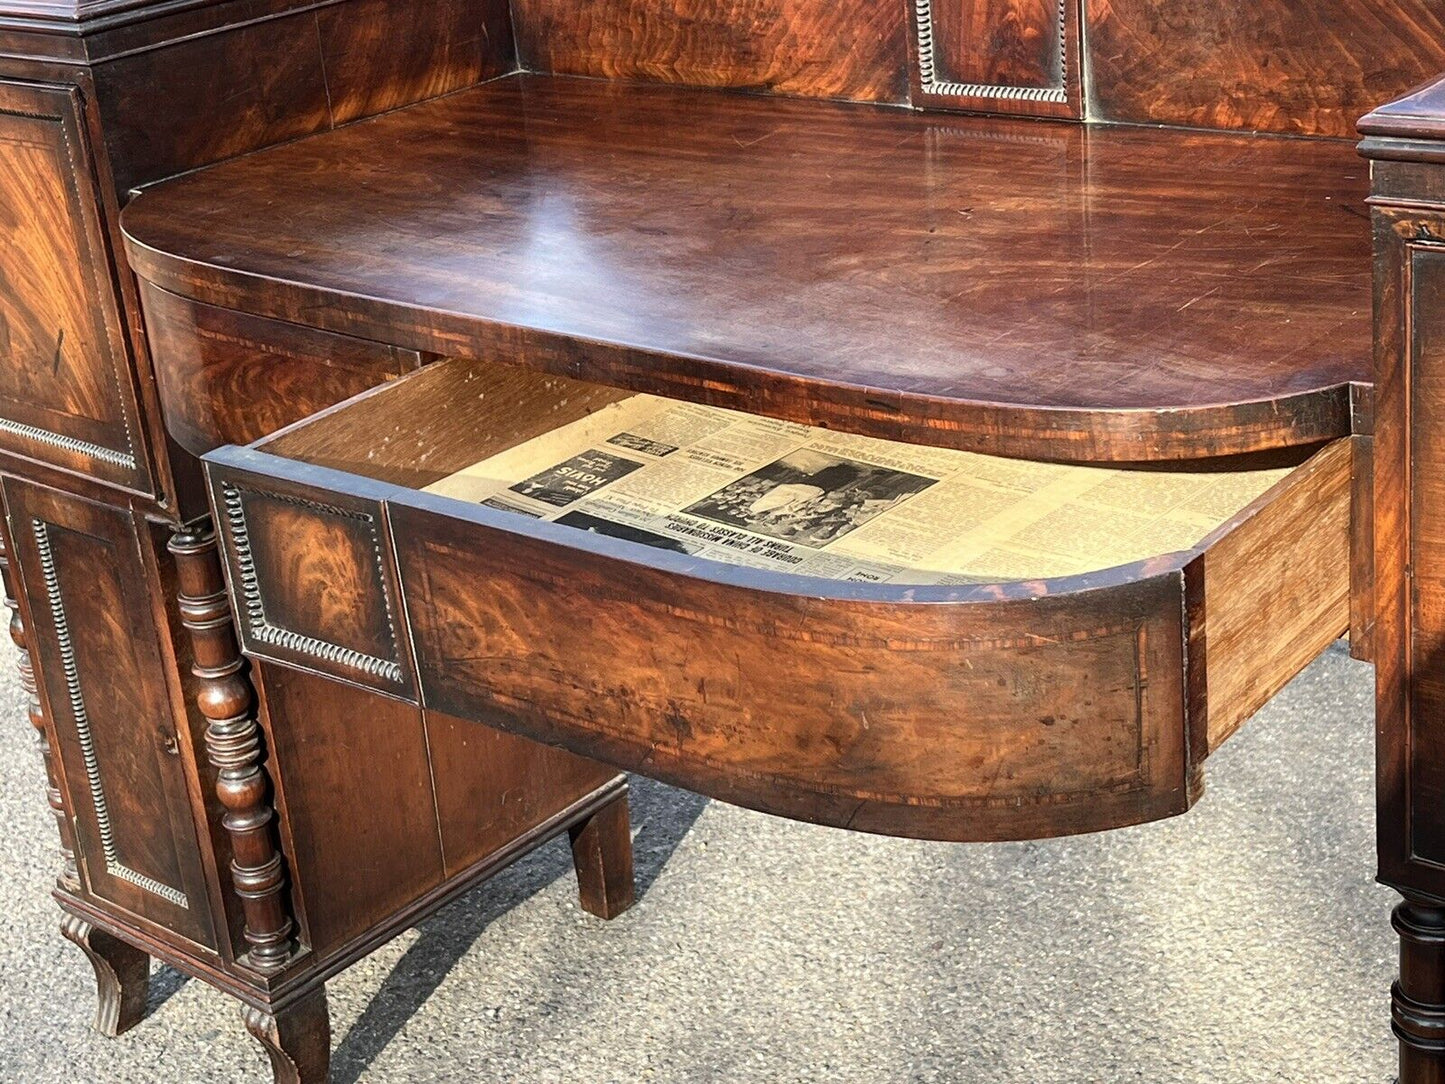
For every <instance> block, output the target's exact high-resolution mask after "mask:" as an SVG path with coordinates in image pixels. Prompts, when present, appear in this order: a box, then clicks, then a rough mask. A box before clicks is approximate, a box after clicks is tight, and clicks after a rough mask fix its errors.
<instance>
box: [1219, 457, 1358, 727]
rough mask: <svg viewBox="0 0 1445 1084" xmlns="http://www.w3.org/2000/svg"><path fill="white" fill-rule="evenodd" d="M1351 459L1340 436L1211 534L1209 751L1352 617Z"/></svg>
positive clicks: (1347, 623) (1298, 669)
mask: <svg viewBox="0 0 1445 1084" xmlns="http://www.w3.org/2000/svg"><path fill="white" fill-rule="evenodd" d="M1353 465H1354V449H1353V448H1352V447H1351V442H1350V441H1347V440H1342V441H1338V442H1336V443H1335V444H1333V445H1331V446H1330V447H1329V448H1327V449H1326V450H1325V451H1323V452H1321V453H1320V454H1319V455H1317V456H1315V457H1314V458H1313V459H1312V460H1311V461H1310V462H1309V463H1308V464H1306V465H1305V466H1304V467H1302V468H1300V470H1298V471H1297V472H1296V473H1295V474H1294V475H1293V476H1292V477H1291V478H1290V479H1289V484H1288V485H1287V486H1286V487H1284V488H1283V489H1281V490H1277V491H1276V492H1275V493H1274V494H1271V495H1270V496H1269V499H1268V500H1265V501H1260V502H1257V503H1256V504H1255V506H1254V507H1252V508H1251V509H1248V510H1247V511H1246V512H1245V513H1244V514H1242V515H1241V516H1239V517H1237V519H1236V521H1235V522H1233V523H1231V524H1229V525H1227V526H1226V527H1225V528H1223V529H1222V530H1221V531H1220V537H1219V538H1218V541H1217V542H1213V543H1211V542H1209V541H1206V542H1205V543H1204V546H1203V548H1204V549H1205V554H1204V572H1205V576H1206V592H1207V599H1206V603H1205V605H1206V613H1205V624H1206V636H1205V639H1206V640H1207V650H1208V652H1209V655H1208V659H1207V660H1206V666H1207V669H1208V674H1209V723H1208V735H1209V748H1210V750H1211V751H1212V750H1214V749H1217V748H1219V746H1220V745H1221V744H1223V743H1224V741H1225V739H1227V738H1228V737H1229V736H1230V735H1231V734H1233V733H1234V732H1235V730H1237V729H1238V728H1239V726H1240V725H1241V724H1242V723H1243V722H1244V721H1245V720H1246V719H1248V718H1249V717H1250V716H1251V715H1253V714H1254V713H1255V712H1256V711H1257V710H1259V709H1260V708H1261V707H1263V706H1264V705H1265V704H1266V703H1268V701H1269V700H1270V698H1271V697H1273V696H1274V694H1275V693H1277V692H1279V690H1280V689H1282V688H1283V687H1284V685H1285V683H1286V682H1288V681H1289V680H1290V678H1292V677H1294V676H1295V675H1296V674H1297V673H1299V672H1300V671H1301V670H1303V669H1304V668H1305V667H1306V666H1307V665H1308V664H1309V663H1310V662H1312V661H1313V660H1314V658H1315V657H1316V656H1317V655H1319V653H1320V652H1321V651H1323V650H1324V649H1325V648H1326V647H1328V646H1329V645H1330V644H1331V643H1333V642H1334V641H1335V639H1337V638H1338V637H1339V636H1340V635H1342V634H1343V633H1344V631H1345V630H1346V628H1347V627H1348V626H1349V619H1350V505H1351V500H1350V498H1351V492H1352V487H1351V473H1352V467H1353Z"/></svg>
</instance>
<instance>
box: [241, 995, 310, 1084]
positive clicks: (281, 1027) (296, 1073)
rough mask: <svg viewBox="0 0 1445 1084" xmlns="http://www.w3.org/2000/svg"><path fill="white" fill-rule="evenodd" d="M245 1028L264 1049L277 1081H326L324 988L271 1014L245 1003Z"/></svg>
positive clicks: (306, 1083) (302, 1083) (298, 1083)
mask: <svg viewBox="0 0 1445 1084" xmlns="http://www.w3.org/2000/svg"><path fill="white" fill-rule="evenodd" d="M242 1019H244V1020H245V1021H246V1030H247V1031H249V1032H250V1033H251V1034H252V1035H254V1036H255V1037H256V1041H257V1042H259V1043H260V1044H261V1045H262V1046H263V1047H265V1048H266V1054H267V1056H268V1057H269V1058H270V1059H271V1071H272V1073H273V1074H274V1075H275V1078H276V1084H326V1082H327V1081H328V1080H329V1079H330V1076H331V1014H330V1012H329V1011H328V1010H327V1007H326V987H324V986H318V987H317V988H316V989H315V990H313V991H312V992H311V993H309V994H307V995H306V996H305V997H303V998H302V999H301V1000H300V1001H294V1002H292V1003H291V1004H289V1005H287V1006H286V1007H285V1008H284V1009H281V1010H279V1011H278V1012H276V1013H274V1014H272V1013H268V1012H266V1011H265V1010H263V1009H256V1008H252V1007H251V1006H250V1005H247V1006H246V1007H245V1009H244V1010H243V1012H242Z"/></svg>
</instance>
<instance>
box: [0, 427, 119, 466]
mask: <svg viewBox="0 0 1445 1084" xmlns="http://www.w3.org/2000/svg"><path fill="white" fill-rule="evenodd" d="M0 432H5V433H11V434H13V435H15V436H17V437H23V438H25V439H26V440H33V441H35V442H36V443H38V444H48V445H50V446H51V447H52V448H59V449H60V450H61V451H63V452H78V453H79V454H81V455H88V456H90V457H91V458H92V459H99V460H100V461H101V462H102V463H109V464H110V465H111V466H113V467H124V468H125V469H126V470H135V469H136V462H135V456H134V455H127V454H126V453H125V452H117V451H116V450H115V449H114V448H106V447H104V446H102V445H100V444H92V443H91V442H90V441H88V440H80V439H79V438H78V437H67V436H64V435H62V434H60V433H52V432H51V431H50V430H49V429H38V428H36V427H35V426H33V425H22V424H21V423H20V422H12V421H11V420H10V419H9V418H0Z"/></svg>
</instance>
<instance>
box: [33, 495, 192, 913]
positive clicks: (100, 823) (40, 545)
mask: <svg viewBox="0 0 1445 1084" xmlns="http://www.w3.org/2000/svg"><path fill="white" fill-rule="evenodd" d="M31 524H32V526H33V527H34V530H35V548H36V549H37V550H38V551H39V553H40V572H41V575H42V576H43V577H44V579H45V597H46V600H47V602H49V604H50V617H51V620H52V621H53V622H54V624H55V639H56V642H57V644H58V645H59V647H60V666H61V669H62V670H63V671H64V673H65V690H66V694H67V696H68V697H69V700H70V714H71V717H72V718H73V719H74V720H75V732H76V736H77V737H78V738H79V740H80V756H81V760H82V761H83V762H84V764H85V778H86V782H87V783H88V784H89V785H90V802H91V805H92V806H94V807H95V822H96V827H97V828H98V829H99V830H100V847H101V851H102V860H103V864H104V867H105V872H106V873H108V874H110V875H111V876H112V877H116V878H119V879H120V880H122V881H128V882H130V883H131V884H133V885H135V886H136V887H137V888H140V889H143V890H145V891H146V892H149V893H151V894H152V895H154V896H159V897H160V898H161V899H163V900H167V901H169V902H170V903H173V904H175V905H176V906H177V907H182V908H185V909H186V910H190V906H191V904H190V901H189V900H188V899H186V895H185V893H184V892H181V891H179V890H177V889H174V888H171V887H170V886H169V885H165V884H162V883H161V882H160V881H157V880H156V879H155V878H153V877H147V876H146V875H145V874H144V873H137V872H136V871H135V870H133V869H130V868H129V867H128V866H126V865H125V864H124V863H122V862H121V861H120V855H119V852H118V851H117V849H116V845H115V830H114V828H113V826H112V825H111V820H110V807H109V806H108V805H107V804H106V801H105V788H104V786H103V785H102V784H101V780H100V763H99V761H98V760H97V758H96V755H95V739H94V736H93V735H92V734H91V731H90V716H89V715H88V714H87V712H86V710H85V697H84V695H83V694H82V692H81V688H80V671H79V668H78V667H77V666H76V663H75V644H74V642H73V641H72V640H71V637H70V620H69V618H68V617H67V616H66V613H65V601H64V599H63V598H62V597H61V594H60V577H59V576H58V575H57V574H56V571H55V554H54V551H53V550H52V549H51V546H50V528H49V526H48V525H47V524H46V523H45V522H44V521H43V520H40V519H33V520H31Z"/></svg>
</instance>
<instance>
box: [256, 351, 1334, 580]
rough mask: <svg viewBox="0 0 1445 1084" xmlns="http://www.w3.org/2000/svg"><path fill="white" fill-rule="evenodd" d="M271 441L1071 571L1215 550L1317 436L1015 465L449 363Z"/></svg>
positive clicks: (820, 567) (642, 537)
mask: <svg viewBox="0 0 1445 1084" xmlns="http://www.w3.org/2000/svg"><path fill="white" fill-rule="evenodd" d="M262 447H263V448H264V450H266V451H267V452H270V453H272V454H275V455H280V456H284V457H287V458H294V459H299V460H303V461H305V462H307V463H311V464H315V465H319V466H326V467H331V468H334V469H339V470H344V471H347V472H349V473H353V474H360V475H363V476H366V477H370V478H373V479H376V480H379V481H384V482H389V483H393V484H398V485H403V486H406V487H408V488H412V489H419V490H426V491H428V492H431V493H436V494H440V495H443V496H448V497H453V498H457V499H459V500H463V501H467V502H473V503H481V504H485V505H487V506H488V507H490V508H493V509H499V510H501V511H504V512H508V513H510V514H512V515H517V516H523V517H528V518H534V519H546V520H550V521H553V522H557V523H560V524H562V525H564V526H569V527H574V528H577V529H579V530H585V531H588V532H591V533H598V534H605V535H609V536H611V537H614V538H620V539H623V540H626V541H631V542H636V543H639V544H641V545H645V546H650V547H653V548H657V549H666V550H672V551H674V552H679V553H686V554H689V555H691V556H693V557H696V558H699V559H702V560H711V561H719V562H724V563H728V564H737V565H744V566H750V567H754V568H758V569H763V570H770V571H774V572H786V573H794V574H800V575H803V576H811V577H817V578H820V579H832V580H852V581H859V582H886V583H893V584H900V585H917V586H923V585H933V584H943V585H949V584H953V585H961V584H987V583H1000V582H1013V581H1030V580H1044V579H1056V578H1064V577H1072V576H1079V575H1083V574H1085V573H1088V572H1092V571H1097V570H1102V569H1108V568H1114V567H1118V566H1123V565H1129V564H1134V563H1137V562H1143V561H1146V560H1148V559H1150V558H1154V557H1158V556H1159V555H1162V554H1170V553H1178V552H1184V551H1190V550H1193V549H1195V548H1196V547H1199V546H1201V544H1203V543H1204V542H1205V541H1206V540H1209V539H1211V538H1212V537H1213V536H1215V535H1216V534H1217V533H1218V532H1220V531H1221V530H1223V529H1224V528H1226V527H1227V525H1229V524H1230V523H1231V522H1232V521H1234V520H1236V519H1237V518H1239V517H1241V516H1242V515H1243V514H1244V513H1245V512H1246V510H1248V509H1250V508H1251V506H1253V505H1254V504H1256V503H1257V502H1260V501H1261V500H1263V499H1265V498H1266V497H1267V496H1268V495H1269V494H1270V493H1271V492H1272V491H1274V490H1275V489H1276V488H1277V487H1279V486H1281V485H1282V484H1283V483H1285V481H1286V479H1287V478H1288V477H1289V476H1290V474H1291V473H1292V472H1293V471H1294V470H1295V469H1296V468H1297V467H1298V466H1299V464H1300V462H1302V461H1303V460H1304V459H1305V458H1306V457H1307V455H1308V454H1309V452H1308V450H1303V451H1302V450H1295V451H1293V452H1286V453H1273V454H1271V455H1270V456H1269V457H1253V458H1251V459H1248V460H1238V459H1236V460H1230V461H1227V462H1217V463H1213V464H1208V465H1205V466H1198V465H1194V466H1192V467H1191V468H1189V469H1181V468H1180V466H1179V465H1178V464H1175V465H1173V468H1172V469H1169V470H1164V469H1159V468H1158V467H1138V468H1127V467H1118V466H1114V465H1111V466H1108V467H1098V466H1088V465H1072V464H1059V463H1045V462H1035V461H1029V460H1014V459H1002V458H999V457H995V456H987V455H979V454H976V453H972V452H962V451H956V450H952V449H943V448H934V447H928V446H921V445H913V444H905V443H900V442H895V441H886V440H880V439H877V438H872V437H862V436H856V435H852V434H845V433H837V432H833V431H830V430H826V429H820V428H816V427H810V426H804V425H800V424H796V423H792V422H784V421H777V420H774V419H769V418H763V417H758V416H754V415H749V414H742V413H738V412H735V411H732V410H727V409H724V408H721V407H712V406H706V405H701V404H696V403H684V402H680V401H676V400H671V399H664V398H660V397H657V396H651V395H640V394H635V393H631V392H627V391H622V390H619V389H616V388H610V387H605V386H602V385H597V384H589V383H584V382H581V381H576V380H572V379H568V378H565V377H557V376H549V375H546V374H542V373H538V372H535V371H531V370H527V369H521V368H518V367H515V366H509V365H504V364H498V363H495V362H486V361H475V360H468V359H452V360H449V361H446V362H443V363H440V364H438V365H435V366H433V367H431V368H429V369H427V370H424V371H423V372H421V373H418V374H415V375H413V376H411V377H408V378H407V379H405V380H402V381H399V382H397V383H396V384H394V385H390V386H387V387H385V388H382V389H378V390H377V391H376V392H373V393H370V394H368V395H365V396H362V397H360V398H358V399H356V400H353V401H351V402H349V403H346V404H343V405H341V406H340V407H337V408H334V409H333V410H330V411H327V412H325V413H323V414H321V415H319V416H317V417H316V418H313V419H310V420H308V421H307V422H305V423H303V424H301V425H299V426H296V427H293V428H291V429H289V430H286V431H283V432H282V433H281V434H279V435H277V436H276V437H274V438H272V439H271V440H269V441H267V442H265V443H264V444H263V445H262Z"/></svg>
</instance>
